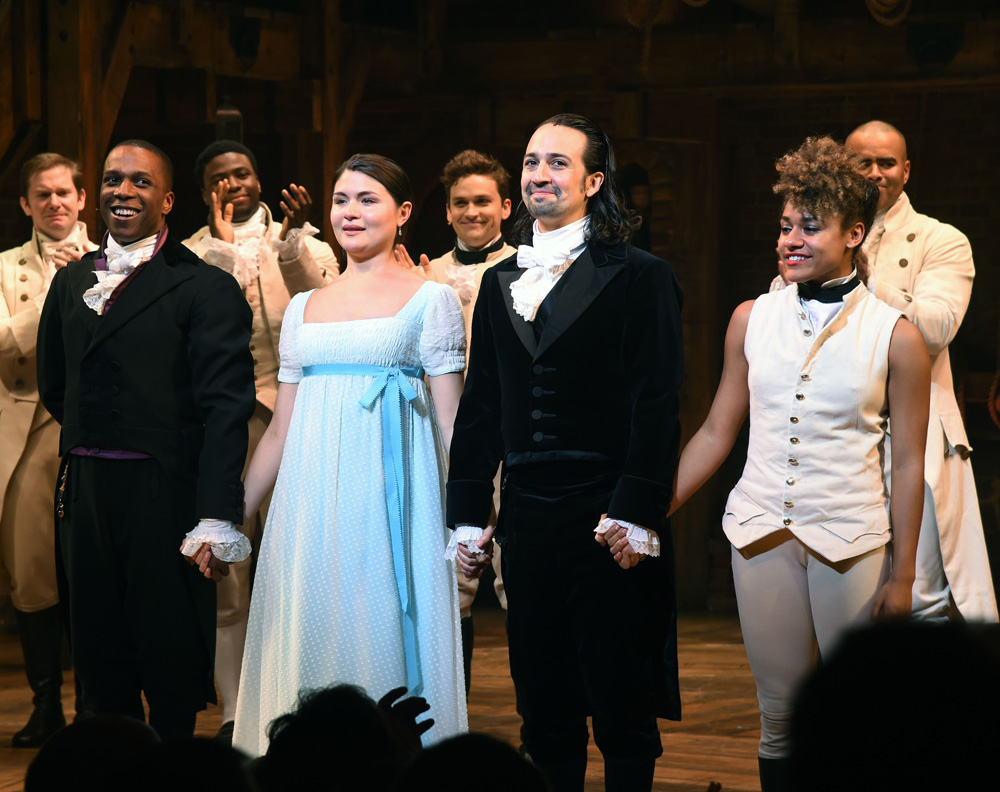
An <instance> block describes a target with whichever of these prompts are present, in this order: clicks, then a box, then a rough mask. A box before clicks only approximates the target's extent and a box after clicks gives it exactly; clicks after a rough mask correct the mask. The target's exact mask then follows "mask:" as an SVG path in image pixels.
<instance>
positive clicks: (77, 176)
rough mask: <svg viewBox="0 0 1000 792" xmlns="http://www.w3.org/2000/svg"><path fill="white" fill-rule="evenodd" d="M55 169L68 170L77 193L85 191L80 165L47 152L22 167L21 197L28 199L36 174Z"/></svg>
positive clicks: (60, 155)
mask: <svg viewBox="0 0 1000 792" xmlns="http://www.w3.org/2000/svg"><path fill="white" fill-rule="evenodd" d="M53 168H66V169H67V170H68V171H69V175H70V176H71V177H72V178H73V186H74V187H76V191H77V192H80V190H82V189H83V174H82V173H81V172H80V165H79V164H78V163H77V162H76V161H75V160H71V159H70V158H69V157H64V156H63V155H62V154H54V153H53V152H51V151H46V152H45V153H43V154H36V155H35V156H34V157H32V158H31V159H29V160H28V161H27V162H25V163H24V165H22V166H21V197H22V198H24V199H27V197H28V190H30V189H31V180H32V179H33V178H34V177H35V174H36V173H41V172H42V171H47V170H52V169H53Z"/></svg>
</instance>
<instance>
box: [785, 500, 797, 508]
mask: <svg viewBox="0 0 1000 792" xmlns="http://www.w3.org/2000/svg"><path fill="white" fill-rule="evenodd" d="M794 505H795V504H794V503H792V502H791V501H785V508H786V509H790V508H792V507H793V506H794Z"/></svg>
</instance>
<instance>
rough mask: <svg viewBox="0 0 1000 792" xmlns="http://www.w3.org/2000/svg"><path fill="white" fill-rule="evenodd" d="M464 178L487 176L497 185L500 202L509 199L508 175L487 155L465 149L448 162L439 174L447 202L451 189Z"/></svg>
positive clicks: (497, 161)
mask: <svg viewBox="0 0 1000 792" xmlns="http://www.w3.org/2000/svg"><path fill="white" fill-rule="evenodd" d="M464 176H489V177H490V178H491V179H493V181H495V182H496V183H497V192H498V193H500V200H501V201H506V200H507V199H508V198H510V174H509V173H507V169H506V168H505V167H504V166H503V165H501V164H500V161H499V160H497V159H496V158H495V157H491V156H490V155H489V154H483V153H482V152H481V151H475V150H474V149H466V150H465V151H462V152H459V153H458V154H456V155H455V156H454V157H452V158H451V159H450V160H448V162H447V163H446V164H445V166H444V170H443V171H442V173H441V184H443V185H444V194H445V196H447V199H448V201H450V200H451V188H452V187H454V186H455V183H456V182H457V181H458V180H459V179H461V178H462V177H464Z"/></svg>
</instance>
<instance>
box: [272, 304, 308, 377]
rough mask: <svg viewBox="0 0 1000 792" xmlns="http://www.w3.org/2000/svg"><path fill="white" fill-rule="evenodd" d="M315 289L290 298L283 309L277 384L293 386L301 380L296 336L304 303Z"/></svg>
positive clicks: (304, 308)
mask: <svg viewBox="0 0 1000 792" xmlns="http://www.w3.org/2000/svg"><path fill="white" fill-rule="evenodd" d="M313 291H315V289H313V290H311V291H307V292H300V293H299V294H296V295H295V296H294V297H292V299H291V302H289V303H288V307H287V308H286V309H285V316H284V319H282V322H281V338H279V339H278V356H279V358H280V359H281V367H280V368H279V369H278V382H287V383H289V384H292V385H294V384H295V383H297V382H299V381H300V380H301V379H302V364H301V363H299V354H298V335H299V328H300V327H301V326H302V316H303V314H304V313H305V310H306V301H307V300H308V299H309V295H310V294H312V293H313Z"/></svg>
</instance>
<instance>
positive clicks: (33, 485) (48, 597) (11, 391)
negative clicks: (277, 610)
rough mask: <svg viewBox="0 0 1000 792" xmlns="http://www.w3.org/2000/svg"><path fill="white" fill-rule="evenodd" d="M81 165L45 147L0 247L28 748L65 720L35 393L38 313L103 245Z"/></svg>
mask: <svg viewBox="0 0 1000 792" xmlns="http://www.w3.org/2000/svg"><path fill="white" fill-rule="evenodd" d="M82 184H83V177H82V176H81V174H80V171H79V168H78V167H77V164H76V163H75V162H73V161H72V160H69V159H66V158H65V157H63V156H61V155H59V154H39V155H38V156H36V157H32V158H31V159H30V160H28V161H27V162H26V163H25V164H24V167H23V168H22V170H21V206H22V208H23V209H24V213H25V214H26V215H28V217H30V218H31V219H32V223H33V226H34V228H33V229H32V232H31V239H29V240H28V241H27V242H25V243H24V244H23V245H22V246H21V247H18V248H12V249H10V250H7V251H4V252H3V253H0V577H2V578H4V580H3V588H4V589H7V588H9V591H10V596H11V599H12V601H13V604H14V608H15V610H16V611H17V620H18V629H19V633H20V636H21V645H22V648H23V650H24V662H25V670H26V671H27V675H28V682H29V684H30V685H31V688H32V691H33V692H34V705H35V709H34V711H33V713H32V715H31V720H30V721H29V722H28V725H27V726H25V728H24V729H22V730H21V731H19V732H17V733H16V734H15V735H14V745H15V746H17V747H31V746H37V745H40V744H41V743H42V742H43V741H44V739H45V738H46V737H47V736H48V735H49V734H50V733H51V732H52V731H54V730H55V729H57V728H59V727H60V726H61V725H63V723H64V722H65V721H64V720H63V713H62V703H61V701H60V687H61V685H62V662H61V661H62V623H61V620H60V617H59V608H58V603H59V594H58V591H57V588H56V570H55V544H54V542H55V539H54V522H53V513H52V508H53V498H54V497H55V489H56V474H57V472H58V468H59V425H58V424H57V423H56V422H55V420H54V419H53V418H52V416H51V415H49V413H48V411H47V410H46V409H45V408H44V407H43V406H42V405H41V403H40V402H39V400H38V382H37V376H36V366H35V341H36V337H37V335H38V319H39V316H40V313H41V308H42V304H43V302H44V301H45V295H46V294H47V293H48V289H49V283H51V281H52V276H53V275H55V271H56V269H58V268H60V267H64V266H65V265H66V264H67V263H68V262H70V261H76V260H77V259H79V258H80V257H81V256H82V255H83V254H84V253H87V252H89V251H91V250H94V249H95V248H96V245H93V244H92V243H91V242H90V240H89V239H88V238H87V228H86V226H85V225H84V224H83V223H80V222H78V220H77V218H78V216H79V213H80V210H81V209H83V205H84V201H85V200H86V194H85V193H84V191H83V188H82V186H81V185H82Z"/></svg>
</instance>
